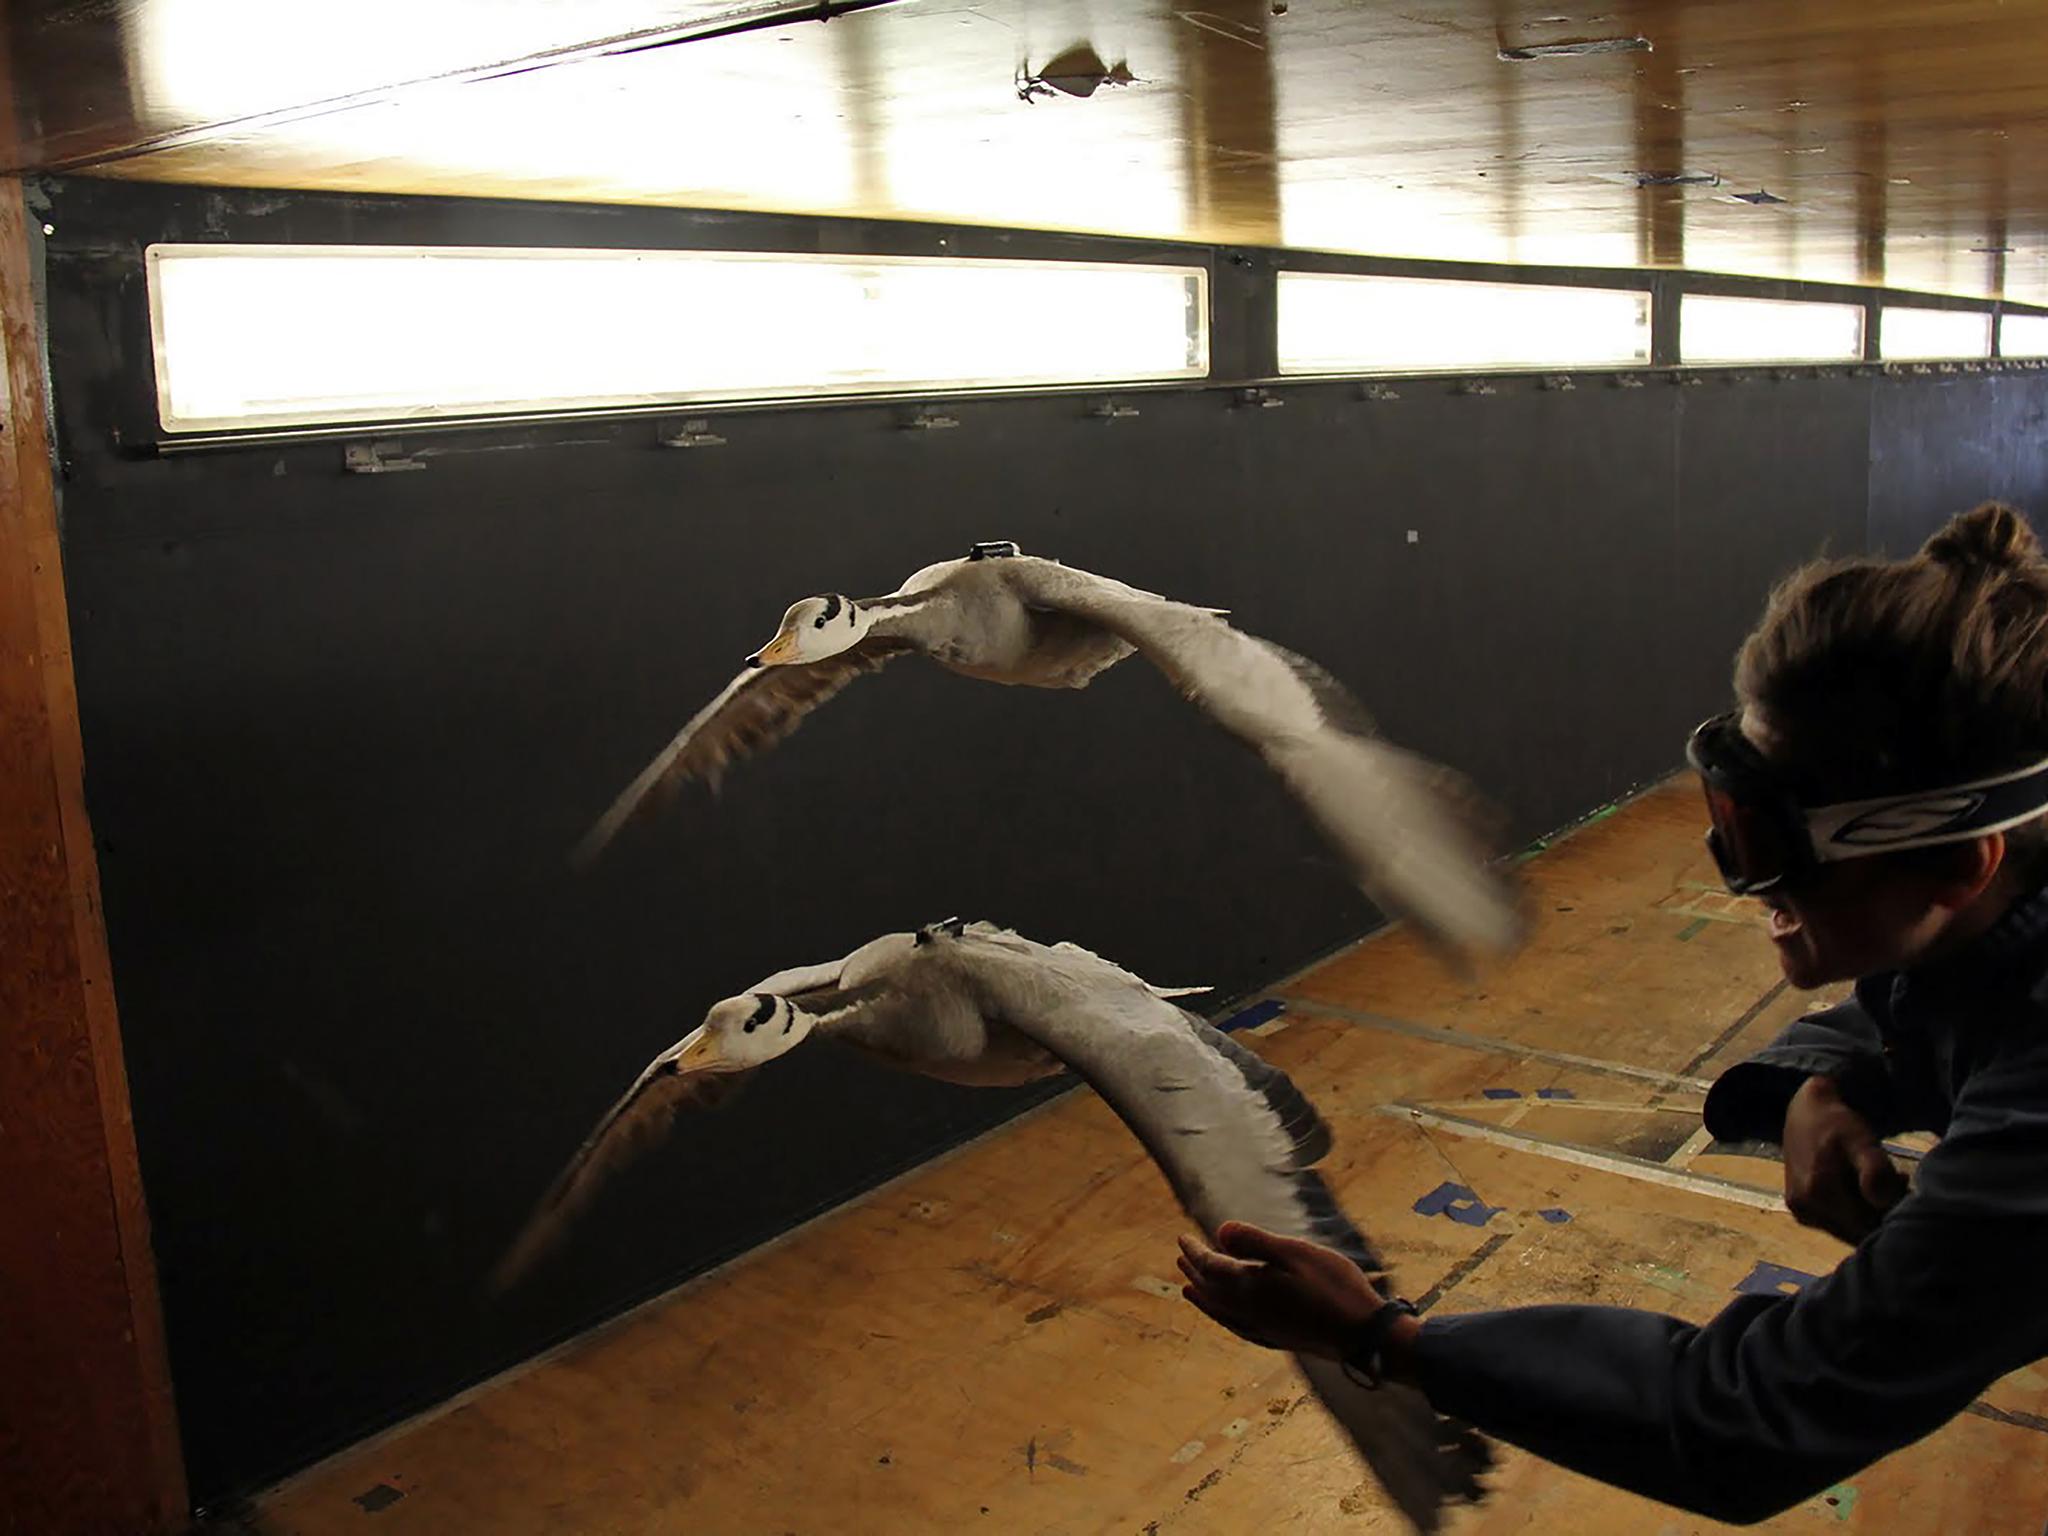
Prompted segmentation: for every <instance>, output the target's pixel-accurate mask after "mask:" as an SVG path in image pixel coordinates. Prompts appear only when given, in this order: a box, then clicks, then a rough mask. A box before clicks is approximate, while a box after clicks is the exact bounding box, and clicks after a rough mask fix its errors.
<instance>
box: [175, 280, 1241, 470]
mask: <svg viewBox="0 0 2048 1536" xmlns="http://www.w3.org/2000/svg"><path fill="white" fill-rule="evenodd" d="M148 257H149V301H150V318H151V323H152V326H153V329H154V335H155V341H156V367H157V404H158V413H159V415H160V417H161V419H162V421H163V425H164V427H165V429H166V430H167V431H173V432H178V431H197V430H219V429H223V428H237V427H275V426H288V425H296V424H303V423H310V422H346V421H371V420H378V421H381V420H392V419H400V420H406V419H412V418H425V417H438V416H473V415H490V414H502V413H506V412H514V411H533V410H559V409H564V408H578V407H594V406H619V405H644V404H660V403H662V402H666V401H678V402H681V401H692V400H711V399H762V398H774V397H787V396H803V395H837V394H854V393H861V392H872V391H876V390H899V389H953V388H982V387H1001V386H1025V385H1048V384H1086V383H1098V382H1109V381H1119V380H1136V379H1171V378H1199V377H1202V376H1204V375H1206V374H1207V372H1208V369H1209V327H1208V313H1209V306H1208V284H1207V274H1206V273H1205V272H1204V271H1202V269H1200V268H1197V267H1159V266H1138V265H1123V264H1100V265H1087V264H1082V263H1073V262H1006V261H956V260H949V259H934V258H928V257H860V258H849V257H833V256H806V255H768V254H754V253H749V254H729V253H721V252H697V251H689V252H681V251H599V250H530V249H504V248H469V247H452V246H450V247H417V246H409V247H392V246H286V245H270V246H251V245H239V246H238V245H155V246H151V247H150V248H149V253H148Z"/></svg>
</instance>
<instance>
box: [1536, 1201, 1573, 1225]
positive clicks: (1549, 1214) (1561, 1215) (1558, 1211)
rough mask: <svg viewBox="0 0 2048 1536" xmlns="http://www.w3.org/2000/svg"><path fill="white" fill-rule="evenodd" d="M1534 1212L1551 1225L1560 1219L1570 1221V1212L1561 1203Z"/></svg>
mask: <svg viewBox="0 0 2048 1536" xmlns="http://www.w3.org/2000/svg"><path fill="white" fill-rule="evenodd" d="M1536 1214H1537V1215H1538V1216H1541V1217H1542V1218H1543V1219H1544V1220H1545V1221H1547V1222H1549V1223H1550V1224H1551V1225H1552V1226H1553V1227H1554V1226H1556V1225H1557V1224H1558V1223H1559V1222H1561V1221H1570V1220H1571V1219H1572V1213H1571V1212H1570V1211H1568V1210H1566V1209H1565V1208H1564V1207H1563V1206H1561V1205H1553V1206H1551V1207H1550V1208H1549V1209H1548V1210H1543V1211H1538V1212H1537V1213H1536Z"/></svg>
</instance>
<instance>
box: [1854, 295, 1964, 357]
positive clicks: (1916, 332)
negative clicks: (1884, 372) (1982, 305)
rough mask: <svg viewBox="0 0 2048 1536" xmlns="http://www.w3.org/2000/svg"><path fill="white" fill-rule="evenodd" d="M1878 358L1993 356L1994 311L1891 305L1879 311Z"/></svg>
mask: <svg viewBox="0 0 2048 1536" xmlns="http://www.w3.org/2000/svg"><path fill="white" fill-rule="evenodd" d="M1877 355H1878V356H1879V357H1882V358H1884V359H1885V360H1886V361H1891V360H1893V359H1908V360H1910V359H1912V358H1916V357H1917V358H1935V357H1989V356H1990V355H1991V315H1990V312H1989V311H1984V310H1970V309H1905V308H1901V307H1899V306H1897V305H1893V304H1887V305H1885V306H1884V308H1883V309H1881V310H1880V311H1878V318H1877Z"/></svg>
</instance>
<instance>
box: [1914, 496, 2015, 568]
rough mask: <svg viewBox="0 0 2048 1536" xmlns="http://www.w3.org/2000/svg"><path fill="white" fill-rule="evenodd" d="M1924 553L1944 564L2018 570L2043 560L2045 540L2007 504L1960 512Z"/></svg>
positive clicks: (1987, 503) (1922, 549) (1992, 502)
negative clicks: (2035, 534) (2043, 541)
mask: <svg viewBox="0 0 2048 1536" xmlns="http://www.w3.org/2000/svg"><path fill="white" fill-rule="evenodd" d="M1920 553H1921V554H1922V555H1924V556H1926V557H1927V558H1928V559H1929V560H1933V561H1935V562H1937V563H1938V564H1941V565H1952V566H1971V565H1979V566H1988V567H2003V568H2005V569H2008V570H2013V569H2017V568H2018V567H2020V566H2022V565H2027V564H2030V563H2032V562H2034V561H2037V560H2039V559H2041V558H2042V556H2041V541H2040V540H2039V539H2037V538H2036V537H2035V536H2034V530H2033V529H2032V528H2031V527H2029V526H2028V525H2027V520H2026V519H2025V518H2024V517H2021V516H2020V515H2019V513H2018V512H2016V511H2014V510H2013V509H2012V508H2011V507H2008V506H2006V505H2005V504H2004V503H2003V502H1998V501H1987V502H1985V503H1984V505H1983V506H1981V507H1977V508H1975V509H1974V510H1972V511H1969V512H1959V513H1957V514H1956V515H1955V516H1954V517H1952V518H1950V519H1949V520H1948V524H1947V526H1946V527H1944V528H1943V529H1942V530H1941V531H1940V532H1939V533H1937V534H1935V535H1934V537H1933V538H1931V539H1929V540H1928V541H1927V542H1926V543H1925V544H1923V545H1922V546H1921V547H1920Z"/></svg>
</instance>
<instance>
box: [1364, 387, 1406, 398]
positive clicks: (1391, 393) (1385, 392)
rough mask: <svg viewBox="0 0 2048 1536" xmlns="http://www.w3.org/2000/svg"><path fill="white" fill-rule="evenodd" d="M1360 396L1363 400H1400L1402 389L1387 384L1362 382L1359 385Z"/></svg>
mask: <svg viewBox="0 0 2048 1536" xmlns="http://www.w3.org/2000/svg"><path fill="white" fill-rule="evenodd" d="M1358 398H1359V399H1361V400H1398V399H1400V398H1401V391H1399V390H1398V389H1395V388H1393V387H1391V386H1390V385H1386V384H1361V385H1359V386H1358Z"/></svg>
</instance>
